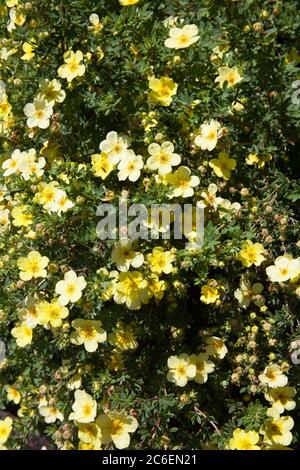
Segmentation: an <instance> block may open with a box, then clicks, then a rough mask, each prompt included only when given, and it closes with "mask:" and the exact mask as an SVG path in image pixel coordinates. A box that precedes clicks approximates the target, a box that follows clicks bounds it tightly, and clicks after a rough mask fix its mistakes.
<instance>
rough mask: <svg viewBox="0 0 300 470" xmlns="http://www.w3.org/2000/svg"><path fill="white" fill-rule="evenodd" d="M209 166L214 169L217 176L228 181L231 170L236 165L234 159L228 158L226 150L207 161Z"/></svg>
mask: <svg viewBox="0 0 300 470" xmlns="http://www.w3.org/2000/svg"><path fill="white" fill-rule="evenodd" d="M209 166H210V167H211V168H212V169H213V170H214V172H215V174H216V175H217V176H218V177H219V178H223V179H224V180H226V181H228V180H229V179H230V177H231V172H232V170H234V169H235V167H236V161H235V160H234V159H233V158H230V156H229V155H228V153H227V152H221V153H219V155H218V158H213V159H212V160H211V161H210V162H209Z"/></svg>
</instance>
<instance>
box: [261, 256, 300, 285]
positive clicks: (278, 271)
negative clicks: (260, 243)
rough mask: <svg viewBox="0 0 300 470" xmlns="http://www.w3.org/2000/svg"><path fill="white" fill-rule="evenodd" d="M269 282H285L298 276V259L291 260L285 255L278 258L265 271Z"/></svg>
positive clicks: (299, 268) (299, 264) (299, 270)
mask: <svg viewBox="0 0 300 470" xmlns="http://www.w3.org/2000/svg"><path fill="white" fill-rule="evenodd" d="M266 272H267V275H268V277H269V278H270V281H271V282H286V281H289V280H290V279H294V278H297V277H298V276H299V275H300V258H296V259H293V258H292V256H290V255H288V254H286V255H283V256H279V257H278V258H276V260H275V264H274V265H273V266H268V267H267V269H266Z"/></svg>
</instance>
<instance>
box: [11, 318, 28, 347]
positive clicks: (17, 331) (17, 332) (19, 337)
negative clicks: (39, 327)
mask: <svg viewBox="0 0 300 470" xmlns="http://www.w3.org/2000/svg"><path fill="white" fill-rule="evenodd" d="M11 334H12V336H13V337H14V338H16V342H17V345H18V346H19V348H25V346H27V345H28V344H30V343H31V341H32V329H31V328H29V326H27V325H26V324H25V323H24V322H23V323H21V326H17V327H15V328H13V329H12V330H11Z"/></svg>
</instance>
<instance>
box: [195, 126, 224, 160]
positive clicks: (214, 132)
mask: <svg viewBox="0 0 300 470" xmlns="http://www.w3.org/2000/svg"><path fill="white" fill-rule="evenodd" d="M220 129H221V124H220V123H219V122H218V121H215V120H214V119H211V121H210V122H205V123H204V124H202V126H200V129H199V134H197V136H196V137H195V144H196V145H197V147H200V148H201V150H208V151H209V152H211V151H212V150H213V149H214V148H215V147H216V145H217V143H218V138H219V137H220V133H219V131H220Z"/></svg>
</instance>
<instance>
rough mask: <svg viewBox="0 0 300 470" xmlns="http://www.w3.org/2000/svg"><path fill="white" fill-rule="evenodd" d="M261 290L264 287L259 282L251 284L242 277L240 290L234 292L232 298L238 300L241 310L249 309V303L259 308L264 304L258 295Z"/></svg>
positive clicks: (262, 298) (261, 297)
mask: <svg viewBox="0 0 300 470" xmlns="http://www.w3.org/2000/svg"><path fill="white" fill-rule="evenodd" d="M263 290H264V286H263V285H262V284H261V283H260V282H256V283H255V284H251V282H250V281H249V280H248V279H247V278H246V277H242V279H241V282H240V288H239V289H236V290H235V291H234V297H235V298H236V299H237V300H238V302H239V304H240V306H241V307H242V308H247V307H249V305H250V303H251V302H253V303H254V304H255V305H258V306H261V305H262V304H263V302H264V297H263V296H262V295H260V294H261V293H262V292H263Z"/></svg>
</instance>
